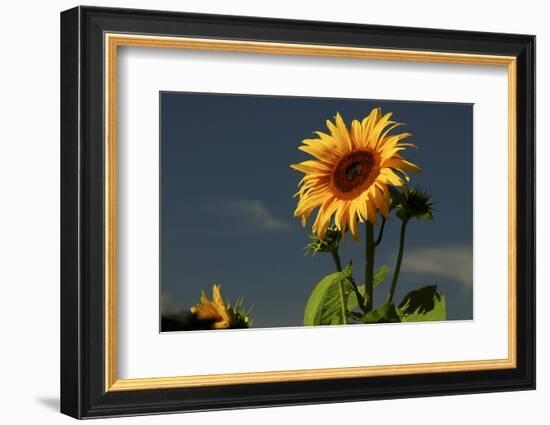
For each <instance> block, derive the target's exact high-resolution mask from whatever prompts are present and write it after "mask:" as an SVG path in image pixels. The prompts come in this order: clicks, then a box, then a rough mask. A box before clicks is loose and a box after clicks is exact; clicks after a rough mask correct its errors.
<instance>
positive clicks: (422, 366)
mask: <svg viewBox="0 0 550 425" xmlns="http://www.w3.org/2000/svg"><path fill="white" fill-rule="evenodd" d="M104 42H105V88H104V89H105V131H104V137H105V140H104V143H105V235H104V236H105V276H104V278H105V376H104V381H105V391H136V390H152V389H167V388H182V387H203V386H214V385H237V384H254V383H269V382H285V381H311V380H321V379H344V378H357V377H375V376H390V375H410V374H417V373H448V372H464V371H482V370H496V369H510V368H515V367H516V365H517V357H516V355H517V353H516V337H517V335H516V331H517V321H516V308H517V305H516V301H517V300H516V284H517V283H516V258H517V245H516V236H517V235H516V143H517V141H516V85H517V75H516V58H515V57H513V56H493V55H478V54H462V53H446V52H425V51H410V50H393V49H371V48H360V47H341V46H329V45H308V44H288V43H268V42H256V41H235V40H216V39H200V38H179V37H161V36H149V35H128V34H116V33H106V34H105V40H104ZM121 46H125V47H148V48H169V49H190V50H208V51H227V52H248V53H262V54H279V55H301V56H324V57H341V58H355V59H374V60H398V61H406V62H434V63H450V64H469V65H494V66H503V67H506V68H507V72H508V357H507V358H505V359H494V360H469V361H454V362H437V363H419V364H398V365H381V366H362V367H342V368H329V369H306V370H288V371H271V372H253V373H230V374H215V375H193V376H174V377H165V378H156V377H151V378H136V379H134V378H132V379H118V378H117V370H116V364H117V350H116V347H117V325H116V276H117V273H116V264H117V256H116V248H117V244H116V234H117V229H116V225H117V224H116V211H117V204H116V199H117V196H116V188H117V182H116V163H117V158H116V136H117V132H116V129H117V125H116V124H117V119H116V117H117V110H116V107H117V51H118V47H121Z"/></svg>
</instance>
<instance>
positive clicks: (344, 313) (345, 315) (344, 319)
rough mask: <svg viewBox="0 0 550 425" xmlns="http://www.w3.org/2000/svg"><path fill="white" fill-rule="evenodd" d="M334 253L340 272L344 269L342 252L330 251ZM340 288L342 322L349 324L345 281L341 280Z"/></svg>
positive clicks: (335, 262) (333, 257) (337, 268)
mask: <svg viewBox="0 0 550 425" xmlns="http://www.w3.org/2000/svg"><path fill="white" fill-rule="evenodd" d="M330 253H331V254H332V259H333V260H334V264H336V270H338V271H339V272H341V271H342V262H341V261H340V254H338V250H337V249H335V250H332V251H330ZM338 286H339V290H340V308H341V313H342V324H344V325H347V324H348V312H347V310H346V294H345V291H344V281H340V283H339V285H338Z"/></svg>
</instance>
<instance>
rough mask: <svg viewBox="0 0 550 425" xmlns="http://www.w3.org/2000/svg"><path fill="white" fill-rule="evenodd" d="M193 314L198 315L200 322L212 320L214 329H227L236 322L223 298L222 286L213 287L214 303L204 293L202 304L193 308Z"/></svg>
mask: <svg viewBox="0 0 550 425" xmlns="http://www.w3.org/2000/svg"><path fill="white" fill-rule="evenodd" d="M191 313H193V314H196V316H197V318H198V319H199V320H211V321H212V322H213V325H212V326H213V327H214V329H227V328H229V327H230V326H231V325H232V323H233V320H234V314H233V312H232V311H231V309H230V308H229V307H228V306H226V305H225V302H224V300H223V298H222V294H221V291H220V285H212V301H210V300H209V299H208V297H207V295H206V293H205V292H204V291H202V294H201V302H200V304H197V305H195V306H193V307H191Z"/></svg>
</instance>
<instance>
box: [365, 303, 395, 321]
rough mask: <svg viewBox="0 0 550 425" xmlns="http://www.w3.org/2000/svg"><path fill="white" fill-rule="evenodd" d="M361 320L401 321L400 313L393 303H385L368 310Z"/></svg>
mask: <svg viewBox="0 0 550 425" xmlns="http://www.w3.org/2000/svg"><path fill="white" fill-rule="evenodd" d="M361 321H362V322H363V323H396V322H401V315H400V312H399V309H398V308H397V307H396V306H395V304H394V303H389V304H388V303H386V304H383V305H382V306H380V307H378V308H377V309H374V310H372V311H369V312H368V313H367V314H365V315H364V316H363V318H362V319H361Z"/></svg>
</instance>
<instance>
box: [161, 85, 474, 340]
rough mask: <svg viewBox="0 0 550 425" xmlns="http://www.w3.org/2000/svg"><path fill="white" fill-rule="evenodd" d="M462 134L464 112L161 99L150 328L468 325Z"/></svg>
mask: <svg viewBox="0 0 550 425" xmlns="http://www.w3.org/2000/svg"><path fill="white" fill-rule="evenodd" d="M472 133H473V105H472V104H464V103H439V102H419V101H395V100H381V99H339V98H317V97H296V96H271V95H269V96H267V95H254V94H215V93H190V92H161V93H160V162H161V163H160V241H159V243H160V291H161V297H160V299H161V305H160V316H161V331H162V332H172V331H194V330H202V331H205V330H213V331H220V330H227V329H245V328H273V327H297V326H326V325H369V324H377V323H404V322H434V321H445V320H472V319H473V285H474V282H473V155H472V149H473V136H472Z"/></svg>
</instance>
